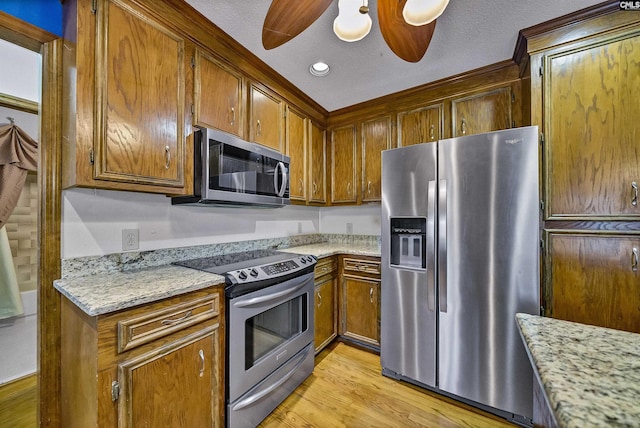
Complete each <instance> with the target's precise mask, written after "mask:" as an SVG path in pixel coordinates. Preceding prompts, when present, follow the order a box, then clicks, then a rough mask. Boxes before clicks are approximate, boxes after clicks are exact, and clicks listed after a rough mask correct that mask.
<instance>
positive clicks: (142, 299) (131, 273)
mask: <svg viewBox="0 0 640 428" xmlns="http://www.w3.org/2000/svg"><path fill="white" fill-rule="evenodd" d="M279 251H284V252H289V253H297V254H310V255H314V256H316V257H317V258H322V257H328V256H332V255H335V254H351V255H364V256H378V257H379V256H380V247H379V246H378V245H372V244H367V243H350V244H348V243H332V242H322V243H316V244H310V245H300V246H293V247H289V248H284V249H279ZM195 257H197V256H195ZM195 257H194V258H195ZM169 262H170V261H169V260H168V261H166V262H165V263H169ZM76 264H77V266H75V267H74V269H75V270H78V269H81V268H82V263H76ZM95 265H96V263H95V261H93V260H92V259H89V260H87V261H86V265H84V266H85V270H87V269H88V270H89V271H93V270H94V269H95ZM218 284H224V278H223V277H222V276H219V275H214V274H211V273H207V272H201V271H198V270H194V269H189V268H185V267H181V266H174V265H168V264H166V265H161V266H154V267H145V268H141V269H131V270H124V271H120V272H102V273H98V274H94V275H87V276H74V277H69V278H63V279H59V280H56V281H54V287H55V288H56V290H58V291H59V292H60V293H62V295H64V296H65V297H67V298H68V299H69V300H71V301H72V302H73V303H75V304H76V305H77V306H78V307H79V308H80V309H82V310H83V311H84V312H85V313H87V314H88V315H91V316H96V315H103V314H107V313H110V312H114V311H118V310H121V309H127V308H130V307H133V306H137V305H140V304H144V303H150V302H154V301H157V300H161V299H165V298H168V297H173V296H176V295H179V294H183V293H187V292H189V291H195V290H200V289H202V288H206V287H210V286H213V285H218Z"/></svg>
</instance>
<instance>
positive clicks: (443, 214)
mask: <svg viewBox="0 0 640 428" xmlns="http://www.w3.org/2000/svg"><path fill="white" fill-rule="evenodd" d="M438 235H439V237H438V284H439V289H438V298H439V305H440V312H447V180H440V181H439V183H438Z"/></svg>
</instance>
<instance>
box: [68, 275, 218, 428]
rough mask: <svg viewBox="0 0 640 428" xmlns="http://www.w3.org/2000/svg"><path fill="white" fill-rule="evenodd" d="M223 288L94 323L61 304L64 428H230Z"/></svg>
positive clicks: (108, 316) (70, 305) (101, 317)
mask: <svg viewBox="0 0 640 428" xmlns="http://www.w3.org/2000/svg"><path fill="white" fill-rule="evenodd" d="M223 314H224V295H223V289H222V287H215V288H212V289H211V290H209V291H197V292H194V293H189V294H186V295H183V296H176V297H172V298H169V299H166V300H163V301H160V302H156V303H151V304H147V305H143V306H139V307H135V308H131V309H126V310H123V311H119V312H115V313H111V314H106V315H99V316H89V315H87V314H86V313H84V312H83V311H82V310H80V309H79V308H78V307H77V306H75V304H73V303H72V302H70V301H69V300H67V299H66V298H63V301H62V349H61V354H62V366H61V367H62V376H61V377H62V379H61V383H62V426H65V427H82V428H87V427H113V428H116V427H118V428H123V427H147V426H148V427H160V426H171V427H195V426H197V427H216V428H217V427H223V426H224V327H223V325H224V315H223Z"/></svg>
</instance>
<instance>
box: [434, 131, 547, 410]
mask: <svg viewBox="0 0 640 428" xmlns="http://www.w3.org/2000/svg"><path fill="white" fill-rule="evenodd" d="M537 135H538V132H537V128H536V127H527V128H517V129H510V130H506V131H499V132H495V133H490V134H481V135H474V136H468V137H460V138H453V139H449V140H442V141H440V142H439V152H438V156H439V162H440V163H439V167H438V172H439V183H438V190H439V195H438V198H439V201H438V204H439V205H438V208H439V213H438V226H439V237H438V265H439V283H438V287H439V296H438V300H439V313H438V315H439V329H438V332H439V356H438V357H439V371H438V385H439V388H440V389H442V390H445V391H447V392H450V393H452V394H455V395H458V396H461V397H464V398H467V399H470V400H473V401H476V402H478V403H481V404H485V405H487V406H491V407H494V408H497V409H500V410H503V411H506V412H510V413H515V414H517V415H521V416H526V417H529V418H531V417H532V378H533V373H532V370H531V366H530V365H529V361H528V359H527V355H526V353H525V349H524V346H523V345H522V342H521V340H520V337H519V336H518V331H517V327H516V321H515V314H516V312H525V313H531V314H537V313H539V307H540V302H539V280H538V276H539V273H538V272H539V269H538V264H539V263H538V245H539V237H538V235H539V233H538V228H539V219H538V212H539V210H538V201H539V197H538V143H537Z"/></svg>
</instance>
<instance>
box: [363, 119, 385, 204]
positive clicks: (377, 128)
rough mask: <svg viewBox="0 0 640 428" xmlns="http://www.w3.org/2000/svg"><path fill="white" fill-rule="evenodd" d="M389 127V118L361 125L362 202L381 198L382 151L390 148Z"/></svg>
mask: <svg viewBox="0 0 640 428" xmlns="http://www.w3.org/2000/svg"><path fill="white" fill-rule="evenodd" d="M391 126H392V122H391V117H389V116H385V117H382V118H380V119H375V120H370V121H367V122H364V123H363V124H362V128H361V131H360V132H361V135H362V168H361V170H362V171H361V174H362V186H361V189H362V202H379V201H380V199H381V198H382V189H381V187H380V185H381V176H382V151H383V150H388V149H390V148H391Z"/></svg>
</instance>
